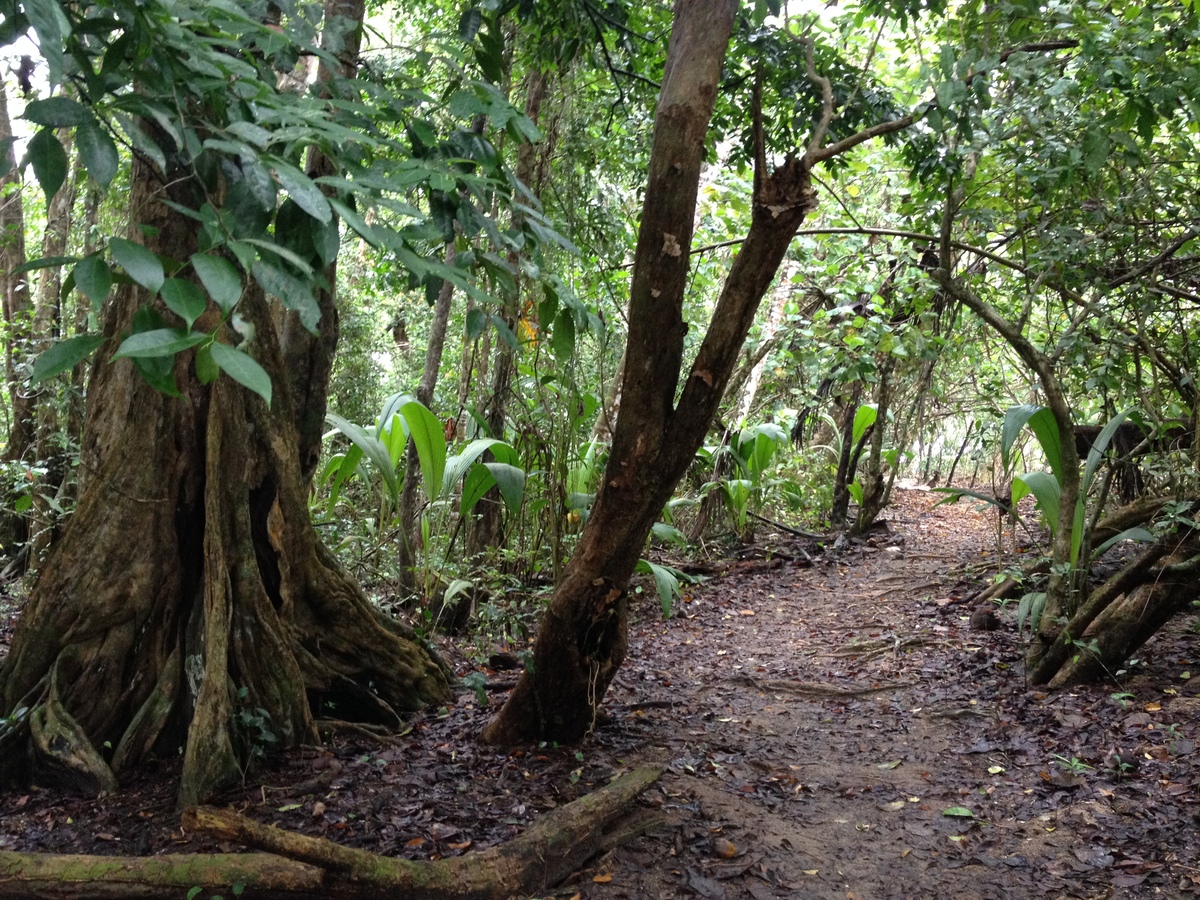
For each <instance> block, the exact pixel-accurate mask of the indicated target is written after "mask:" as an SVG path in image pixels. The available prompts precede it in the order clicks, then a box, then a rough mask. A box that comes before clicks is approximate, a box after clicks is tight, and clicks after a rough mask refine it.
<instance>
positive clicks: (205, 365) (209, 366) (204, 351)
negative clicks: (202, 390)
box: [196, 344, 221, 384]
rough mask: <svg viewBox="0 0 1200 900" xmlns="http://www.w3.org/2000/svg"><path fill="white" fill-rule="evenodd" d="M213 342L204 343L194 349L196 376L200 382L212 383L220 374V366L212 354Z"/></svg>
mask: <svg viewBox="0 0 1200 900" xmlns="http://www.w3.org/2000/svg"><path fill="white" fill-rule="evenodd" d="M212 348H213V344H205V345H204V346H203V347H201V348H200V349H199V350H197V351H196V378H197V379H198V380H199V382H200V383H201V384H212V383H213V382H214V381H216V380H217V378H218V377H219V376H220V374H221V367H220V366H218V365H217V363H216V360H214V359H213V356H212Z"/></svg>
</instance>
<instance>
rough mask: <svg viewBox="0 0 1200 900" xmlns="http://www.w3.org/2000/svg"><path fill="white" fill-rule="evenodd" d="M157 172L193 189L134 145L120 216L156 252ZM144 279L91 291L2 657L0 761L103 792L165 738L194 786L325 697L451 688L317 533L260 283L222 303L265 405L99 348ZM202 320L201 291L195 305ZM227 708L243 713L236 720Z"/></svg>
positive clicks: (183, 255)
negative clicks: (61, 462)
mask: <svg viewBox="0 0 1200 900" xmlns="http://www.w3.org/2000/svg"><path fill="white" fill-rule="evenodd" d="M167 174H168V175H171V176H176V175H182V174H183V173H167ZM160 184H166V185H169V186H170V195H169V196H170V198H171V199H172V200H174V201H175V202H178V203H184V204H188V205H192V206H194V205H197V198H196V197H195V196H193V195H192V192H191V190H190V188H191V184H190V182H189V181H188V180H187V178H186V177H162V175H161V174H160V173H158V172H156V171H152V170H151V169H150V167H149V165H148V164H147V163H145V162H143V161H141V160H138V161H135V166H134V174H133V184H132V189H131V205H132V210H131V212H132V215H131V221H133V222H135V223H139V224H142V225H147V226H151V229H150V230H149V231H148V233H150V234H153V235H155V238H154V243H153V246H152V247H151V249H153V250H154V251H155V252H157V253H160V254H162V255H163V256H165V257H167V258H172V259H187V258H188V257H189V255H190V254H191V253H192V252H194V251H195V249H196V234H195V231H194V224H193V223H192V221H191V220H190V219H188V218H186V217H184V216H180V215H178V214H176V213H174V212H171V211H170V210H169V209H167V208H166V207H165V206H164V205H163V204H162V203H161V202H159V201H160V200H161V199H163V192H162V191H161V190H160V189H159V187H158V185H160ZM144 299H145V295H144V294H143V292H142V291H141V289H139V288H136V287H134V286H129V285H126V286H125V287H123V288H122V289H120V290H118V291H117V292H116V294H115V295H114V297H113V299H112V300H111V301H110V303H109V306H108V309H107V311H106V316H105V323H104V333H105V335H106V337H107V341H106V343H105V344H104V345H103V346H102V347H101V348H100V350H99V352H98V353H97V356H96V361H95V363H94V364H93V372H92V377H91V384H90V389H89V409H88V423H87V428H86V435H85V441H84V444H83V447H82V466H81V468H82V474H81V497H80V500H79V505H78V508H77V510H76V512H75V515H74V516H73V518H72V519H71V521H70V523H69V525H68V527H67V529H66V531H65V533H64V535H63V538H62V540H61V541H60V542H59V543H58V544H56V545H55V547H54V548H53V549H52V550H51V553H50V555H49V557H48V559H47V561H46V564H45V567H44V569H43V570H42V573H41V576H40V578H39V579H38V582H37V584H36V586H35V588H34V590H33V592H32V594H31V597H30V600H29V604H28V607H27V608H26V610H25V613H24V615H23V616H22V618H21V620H20V622H19V624H18V628H17V632H16V634H15V636H14V639H13V642H12V649H11V652H10V654H9V656H8V657H7V659H6V660H5V661H4V663H3V666H0V711H2V712H3V714H4V715H5V716H7V717H8V719H7V721H4V720H0V758H3V759H4V760H5V763H6V764H5V766H4V768H3V770H2V771H0V776H2V777H4V778H5V779H10V780H11V779H17V778H34V779H36V780H37V781H38V782H39V783H40V784H48V783H55V782H57V783H66V784H73V785H75V786H77V787H79V788H82V789H84V790H88V791H97V790H100V791H103V790H112V789H113V788H115V787H116V785H117V776H118V775H119V774H120V773H121V772H122V771H123V770H125V769H128V768H129V767H130V766H132V765H134V764H136V763H137V762H138V761H139V760H141V759H143V758H144V757H146V756H148V755H150V754H159V755H162V754H172V755H174V754H176V753H178V752H179V751H180V749H183V756H184V767H183V778H182V784H181V785H180V792H179V797H180V802H181V804H192V803H195V802H197V801H198V800H200V799H201V798H204V797H206V796H208V795H210V794H211V793H212V792H213V791H214V790H216V789H217V788H219V787H220V786H222V785H224V784H226V783H229V782H230V781H232V780H234V779H236V778H237V777H239V775H240V773H241V772H242V771H244V769H245V767H246V766H247V765H249V763H250V762H251V760H252V759H253V757H254V756H255V755H256V754H259V753H261V752H263V751H264V750H270V749H274V748H277V747H278V748H281V747H289V746H295V745H297V744H300V743H306V742H312V741H315V740H316V738H317V729H316V725H315V722H314V719H315V717H317V716H320V715H321V713H322V712H323V711H324V710H326V709H333V708H334V706H335V704H336V710H337V716H338V717H339V718H342V719H347V718H350V719H358V720H362V721H371V722H379V723H385V724H392V725H396V724H398V723H399V714H400V712H401V711H404V710H415V709H418V708H421V707H423V706H425V705H427V704H429V703H431V702H434V701H437V700H441V699H444V698H445V697H446V696H447V695H448V693H449V691H448V685H447V681H446V677H445V674H444V673H443V671H442V669H441V668H439V666H438V664H437V662H436V661H435V660H434V659H433V658H432V657H431V656H430V654H429V653H427V652H426V650H424V649H423V648H422V647H421V646H419V645H418V644H417V643H416V642H415V641H414V640H413V639H412V635H411V632H410V631H408V630H407V629H405V628H404V627H402V626H400V625H399V624H398V623H395V622H393V621H391V620H389V619H387V618H385V617H384V616H383V615H382V614H380V613H379V612H378V611H377V610H376V609H375V608H374V607H372V606H371V605H370V604H369V603H368V601H367V600H366V598H365V597H364V595H363V594H362V592H361V591H360V590H359V589H358V587H357V586H356V585H355V584H354V582H353V581H352V580H351V579H350V578H349V576H348V575H347V574H346V573H345V572H344V571H343V569H342V568H341V567H340V565H339V564H338V563H337V562H336V560H335V559H334V558H333V556H332V555H331V554H330V553H329V552H328V551H326V550H325V549H324V548H323V547H322V546H321V545H320V543H319V542H318V540H317V537H316V533H315V530H314V529H313V527H312V524H311V522H310V520H309V516H308V506H307V502H306V500H307V498H306V482H305V478H304V467H302V462H301V455H300V446H301V443H300V437H299V433H298V429H297V425H296V408H295V400H294V398H293V396H292V391H291V387H290V383H289V380H288V378H287V377H286V375H285V372H286V370H285V368H284V356H283V354H282V352H281V349H280V345H279V338H278V334H277V331H276V329H275V327H274V323H273V321H272V316H271V314H270V311H269V308H268V304H267V302H266V300H265V298H264V297H263V296H262V295H261V293H258V292H256V291H255V290H252V289H247V291H246V293H245V295H244V296H243V299H242V301H241V304H240V306H239V311H240V312H241V314H242V316H243V317H244V318H245V319H247V320H248V321H250V322H251V323H253V324H254V325H255V326H256V336H255V338H254V339H253V340H252V341H248V342H246V343H244V344H243V345H242V348H241V349H243V350H245V351H246V352H248V353H250V354H251V355H253V356H254V357H255V358H256V359H257V360H258V362H259V363H260V364H261V365H262V366H263V368H264V369H265V370H266V371H267V372H268V374H270V376H271V377H272V381H273V384H274V402H273V404H272V406H271V407H270V408H269V409H268V408H267V406H266V404H265V403H264V402H263V401H262V399H261V398H259V397H258V396H257V395H255V394H251V393H249V392H248V391H246V390H245V389H243V388H241V387H240V386H238V385H237V384H235V383H234V382H232V381H231V380H229V379H228V378H227V377H225V376H222V377H221V378H219V379H218V380H216V381H214V382H212V383H211V384H209V385H202V384H200V383H199V381H198V380H197V379H196V377H195V375H194V374H193V371H194V370H193V368H192V359H191V357H192V354H191V353H190V352H188V353H181V354H179V356H178V357H177V358H176V361H175V366H174V376H175V379H176V382H177V384H178V385H179V388H180V390H181V392H182V395H183V396H182V397H181V398H178V399H173V398H170V397H168V396H166V395H164V394H161V393H158V392H157V391H155V390H154V389H153V388H151V387H150V386H149V384H147V382H146V381H145V380H143V379H142V378H141V377H140V376H139V375H138V373H137V372H136V371H135V369H134V367H133V365H132V364H131V363H130V362H129V361H128V360H120V361H117V362H109V359H110V357H111V356H112V353H113V352H114V350H115V349H116V347H117V346H118V344H119V342H120V340H121V338H122V335H123V334H124V333H126V332H127V331H128V330H129V328H130V325H131V322H132V320H133V316H134V313H135V312H136V310H137V308H138V306H139V304H140V303H141V302H143V301H144ZM157 308H158V310H159V312H160V313H161V314H163V315H165V316H168V317H170V316H171V315H172V314H171V313H169V312H167V311H166V309H165V307H163V306H162V305H161V304H158V305H157ZM218 323H219V317H218V316H217V314H216V309H215V307H211V308H210V311H209V312H208V313H207V314H206V315H205V316H203V317H202V318H201V320H200V322H198V325H199V326H200V327H203V328H213V327H217V326H218ZM220 337H222V338H225V339H228V337H229V335H228V334H225V333H224V332H223V330H222V333H221V335H220ZM241 711H245V712H246V713H247V715H248V716H249V717H250V720H251V721H253V722H255V723H258V724H255V725H251V726H250V727H246V726H245V725H238V724H237V723H238V722H239V721H242V722H245V721H247V719H246V717H239V716H238V715H237V714H238V713H239V712H241Z"/></svg>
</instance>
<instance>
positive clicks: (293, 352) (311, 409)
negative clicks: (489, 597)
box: [278, 0, 366, 484]
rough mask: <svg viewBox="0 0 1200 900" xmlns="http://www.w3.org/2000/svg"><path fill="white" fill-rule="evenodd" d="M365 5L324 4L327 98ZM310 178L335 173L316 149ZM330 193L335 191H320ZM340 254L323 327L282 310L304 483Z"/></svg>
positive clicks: (355, 43)
mask: <svg viewBox="0 0 1200 900" xmlns="http://www.w3.org/2000/svg"><path fill="white" fill-rule="evenodd" d="M365 8H366V0H325V15H324V30H323V32H322V36H321V45H322V48H323V49H324V50H325V51H327V52H328V53H331V54H333V56H334V57H336V59H337V60H338V66H337V68H336V69H330V68H329V64H328V62H327V61H326V58H325V57H322V58H321V63H320V66H319V67H318V70H317V82H318V83H319V84H320V85H321V86H322V90H323V91H324V94H325V96H329V92H330V90H331V84H332V83H333V82H334V80H335V77H337V76H340V77H341V78H353V77H354V75H355V73H356V72H357V71H358V52H359V46H360V44H361V43H362V24H363V14H364V10H365ZM306 168H307V174H308V176H309V177H310V178H313V179H319V178H321V177H322V176H329V175H334V174H336V173H335V171H334V166H333V163H332V161H331V160H330V159H329V157H328V156H326V155H325V154H324V153H322V152H321V151H319V150H317V149H313V150H312V151H311V152H310V153H309V157H308V165H307V167H306ZM322 189H323V190H326V191H329V192H331V193H332V190H333V189H332V188H328V187H325V188H322ZM337 271H338V269H337V255H336V253H335V254H334V258H333V259H332V260H330V261H329V262H328V263H327V264H326V266H325V272H324V275H325V287H324V288H322V289H320V290H318V291H317V292H316V300H317V308H318V309H319V310H320V313H321V317H320V325H319V328H318V329H317V331H316V332H312V331H309V330H308V329H307V328H306V327H305V326H304V324H303V323H302V322H301V320H300V315H299V313H297V312H295V311H290V310H288V311H283V310H280V311H279V312H278V315H280V316H281V318H282V328H281V332H280V334H281V349H282V352H283V357H284V364H285V367H286V368H285V371H286V372H287V373H288V377H289V378H290V381H291V389H292V394H293V396H294V397H295V398H296V415H297V425H298V428H299V439H300V468H301V472H302V474H303V476H304V480H305V483H306V484H310V483H311V482H312V477H313V474H314V473H315V472H316V470H317V465H318V463H319V462H320V459H321V437H322V435H323V434H324V433H325V412H326V409H327V406H328V401H329V376H330V374H331V373H332V372H333V357H334V353H335V352H336V350H337V344H338V335H339V324H338V309H337Z"/></svg>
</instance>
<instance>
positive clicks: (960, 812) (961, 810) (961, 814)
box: [942, 806, 975, 819]
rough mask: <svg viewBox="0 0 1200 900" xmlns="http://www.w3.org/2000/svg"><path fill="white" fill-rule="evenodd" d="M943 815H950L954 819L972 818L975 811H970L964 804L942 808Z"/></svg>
mask: <svg viewBox="0 0 1200 900" xmlns="http://www.w3.org/2000/svg"><path fill="white" fill-rule="evenodd" d="M942 815H943V816H950V817H952V818H956V819H973V818H975V813H973V812H971V811H970V810H969V809H967V808H966V807H965V806H951V807H948V808H946V809H943V810H942Z"/></svg>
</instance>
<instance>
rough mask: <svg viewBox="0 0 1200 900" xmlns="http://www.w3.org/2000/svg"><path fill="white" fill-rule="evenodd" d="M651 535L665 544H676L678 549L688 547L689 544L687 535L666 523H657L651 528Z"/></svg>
mask: <svg viewBox="0 0 1200 900" xmlns="http://www.w3.org/2000/svg"><path fill="white" fill-rule="evenodd" d="M650 534H652V535H653V536H654V537H655V538H656V539H657V540H660V541H662V542H663V543H665V544H674V545H676V546H677V547H686V546H687V543H688V539H687V535H686V534H684V533H683V532H682V531H680V530H679V529H678V528H676V527H675V526H674V525H668V524H667V523H666V522H655V523H654V524H653V525H651V526H650Z"/></svg>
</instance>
